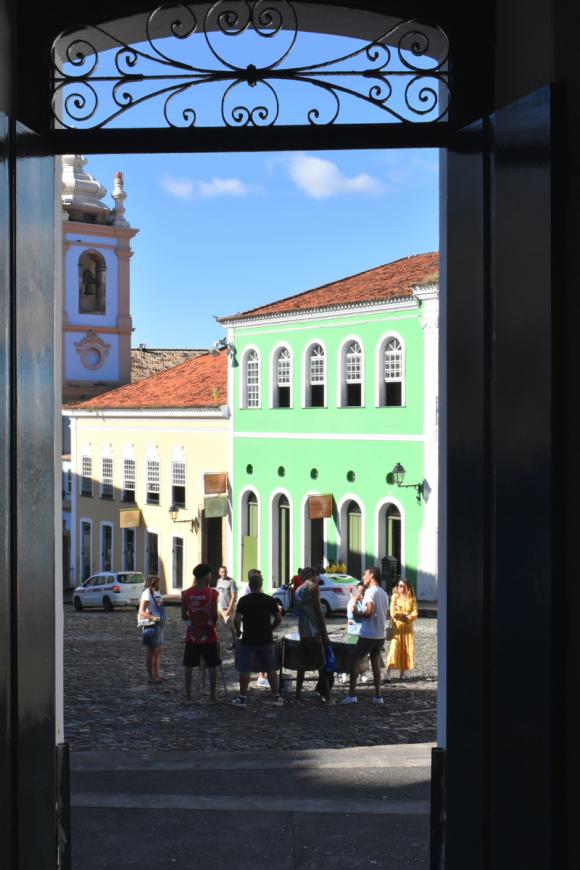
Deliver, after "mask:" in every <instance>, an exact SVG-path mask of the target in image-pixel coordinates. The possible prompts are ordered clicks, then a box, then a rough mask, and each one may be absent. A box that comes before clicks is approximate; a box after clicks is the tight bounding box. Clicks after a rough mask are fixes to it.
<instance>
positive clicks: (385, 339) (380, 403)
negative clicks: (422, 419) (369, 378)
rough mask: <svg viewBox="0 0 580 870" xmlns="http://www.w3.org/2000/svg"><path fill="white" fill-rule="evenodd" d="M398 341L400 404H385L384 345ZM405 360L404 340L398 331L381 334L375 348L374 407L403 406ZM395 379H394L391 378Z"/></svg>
mask: <svg viewBox="0 0 580 870" xmlns="http://www.w3.org/2000/svg"><path fill="white" fill-rule="evenodd" d="M392 340H395V341H398V342H399V344H400V345H401V379H400V383H401V404H400V405H387V404H386V388H385V384H386V380H385V352H386V347H387V344H388V343H389V341H392ZM406 362H407V354H406V348H405V342H404V341H403V338H402V337H401V335H399V333H398V332H393V331H390V332H388V333H386V334H385V335H383V336H382V337H381V339H380V340H379V341H378V343H377V349H376V362H375V371H376V376H375V407H377V408H404V407H405V402H406V390H405V381H406ZM393 380H395V379H393Z"/></svg>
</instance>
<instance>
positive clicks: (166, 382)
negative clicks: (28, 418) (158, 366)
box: [67, 351, 228, 410]
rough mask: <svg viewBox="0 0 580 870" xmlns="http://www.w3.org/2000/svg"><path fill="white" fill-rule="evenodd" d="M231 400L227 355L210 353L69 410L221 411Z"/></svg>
mask: <svg viewBox="0 0 580 870" xmlns="http://www.w3.org/2000/svg"><path fill="white" fill-rule="evenodd" d="M227 401H228V377H227V354H226V352H225V351H221V352H220V353H219V354H218V355H217V356H214V355H213V354H210V353H206V354H204V355H203V356H197V357H195V359H190V360H187V362H184V363H181V364H180V365H177V366H173V368H170V369H166V370H165V371H163V372H160V373H159V374H156V375H150V377H148V378H144V379H143V380H141V381H138V382H137V383H135V384H127V385H126V386H124V387H117V389H116V390H111V391H110V392H108V393H102V394H101V395H100V396H95V398H93V399H88V400H87V401H86V402H80V403H79V404H78V405H71V406H67V407H71V408H75V409H85V408H86V409H87V410H89V409H91V408H95V409H97V408H103V409H104V408H106V409H109V410H112V409H116V408H213V407H215V408H218V407H219V406H220V405H225V404H226V403H227Z"/></svg>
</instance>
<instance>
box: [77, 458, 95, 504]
mask: <svg viewBox="0 0 580 870" xmlns="http://www.w3.org/2000/svg"><path fill="white" fill-rule="evenodd" d="M86 463H88V465H86ZM87 470H89V474H86V473H85V472H86V471H87ZM85 480H88V481H89V484H90V491H87V492H85V490H84V487H83V481H85ZM79 495H83V496H85V498H92V497H93V457H92V456H90V455H89V454H88V453H83V454H82V456H81V473H80V476H79Z"/></svg>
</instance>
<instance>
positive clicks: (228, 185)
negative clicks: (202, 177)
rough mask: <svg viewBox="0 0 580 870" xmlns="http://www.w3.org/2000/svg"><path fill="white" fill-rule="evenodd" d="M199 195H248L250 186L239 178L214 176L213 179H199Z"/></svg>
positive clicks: (197, 185)
mask: <svg viewBox="0 0 580 870" xmlns="http://www.w3.org/2000/svg"><path fill="white" fill-rule="evenodd" d="M195 187H196V191H197V194H198V196H246V194H248V193H250V188H249V187H248V186H247V185H245V184H244V182H243V181H240V179H239V178H212V180H211V181H197V182H196V184H195Z"/></svg>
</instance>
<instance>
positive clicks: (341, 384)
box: [336, 335, 365, 409]
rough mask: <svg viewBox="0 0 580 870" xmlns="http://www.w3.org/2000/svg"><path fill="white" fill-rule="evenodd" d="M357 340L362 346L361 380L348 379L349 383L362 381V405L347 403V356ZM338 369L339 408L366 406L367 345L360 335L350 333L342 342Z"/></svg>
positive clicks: (337, 396)
mask: <svg viewBox="0 0 580 870" xmlns="http://www.w3.org/2000/svg"><path fill="white" fill-rule="evenodd" d="M355 341H356V342H357V344H358V346H359V347H360V350H361V353H360V382H359V381H348V383H360V385H361V388H360V394H361V403H360V405H347V403H346V399H347V388H346V387H347V380H346V357H347V354H348V349H349V347H350V346H351V344H352V343H353V342H355ZM337 363H338V364H337V371H338V373H339V377H338V383H337V395H336V403H337V405H338V407H339V408H351V409H352V408H359V407H360V408H364V407H365V346H364V344H363V342H362V341H361V339H360V337H359V336H358V335H349V336H347V337H346V338H345V339H344V340H343V341H342V343H341V345H340V348H339V350H338V360H337Z"/></svg>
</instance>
